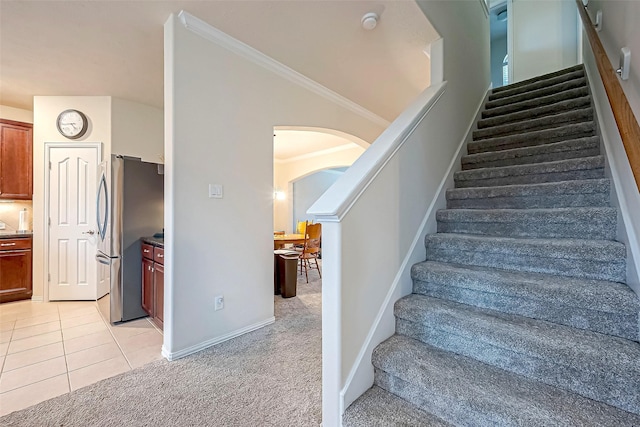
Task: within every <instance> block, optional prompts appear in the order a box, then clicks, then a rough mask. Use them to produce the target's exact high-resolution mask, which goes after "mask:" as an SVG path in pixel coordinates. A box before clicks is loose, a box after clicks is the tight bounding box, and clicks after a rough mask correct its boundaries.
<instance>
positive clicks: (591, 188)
mask: <svg viewBox="0 0 640 427" xmlns="http://www.w3.org/2000/svg"><path fill="white" fill-rule="evenodd" d="M609 191H610V187H609V180H606V179H602V180H591V181H585V182H579V181H574V182H571V181H569V182H561V183H551V184H541V185H535V186H513V185H509V186H506V187H500V188H471V189H449V190H447V193H446V198H447V208H448V209H454V208H469V209H536V208H562V207H586V206H609V203H610V202H609V200H610V199H609Z"/></svg>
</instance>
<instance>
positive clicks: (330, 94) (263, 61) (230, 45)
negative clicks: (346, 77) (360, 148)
mask: <svg viewBox="0 0 640 427" xmlns="http://www.w3.org/2000/svg"><path fill="white" fill-rule="evenodd" d="M178 19H179V20H180V22H181V23H182V25H183V26H184V27H185V28H186V29H187V30H189V31H191V32H193V33H195V34H198V35H199V36H201V37H203V38H205V39H207V40H209V41H212V42H214V43H216V44H218V45H220V46H222V47H224V48H225V49H228V50H230V51H231V52H233V53H235V54H237V55H240V56H241V57H243V58H245V59H247V60H249V61H251V62H253V63H255V64H257V65H260V66H261V67H263V68H265V69H267V70H269V71H271V72H272V73H275V74H277V75H279V76H280V77H282V78H285V79H287V80H289V81H290V82H292V83H295V84H297V85H299V86H302V87H304V88H305V89H307V90H309V91H311V92H313V93H315V94H317V95H320V96H322V97H323V98H325V99H327V100H329V101H331V102H333V103H335V104H337V105H340V106H341V107H343V108H346V109H347V110H349V111H351V112H353V113H355V114H357V115H359V116H361V117H363V118H365V119H367V120H369V121H371V122H373V123H375V124H377V125H380V126H382V127H384V128H387V127H388V126H389V125H390V124H391V123H390V122H389V121H387V120H385V119H383V118H382V117H380V116H378V115H377V114H375V113H373V112H371V111H369V110H367V109H366V108H364V107H362V106H360V105H359V104H356V103H355V102H353V101H351V100H349V99H347V98H345V97H344V96H342V95H340V94H338V93H336V92H334V91H332V90H331V89H329V88H327V87H325V86H322V85H321V84H320V83H318V82H316V81H314V80H311V79H310V78H309V77H307V76H305V75H303V74H300V73H299V72H297V71H295V70H293V69H292V68H289V67H287V66H286V65H284V64H282V63H281V62H278V61H276V60H275V59H273V58H271V57H269V56H267V55H265V54H264V53H262V52H260V51H259V50H257V49H254V48H252V47H251V46H249V45H247V44H245V43H243V42H241V41H240V40H237V39H235V38H233V37H231V36H230V35H228V34H227V33H224V32H222V31H220V30H218V29H217V28H215V27H213V26H211V25H210V24H207V23H206V22H204V21H203V20H201V19H199V18H196V17H195V16H193V15H191V14H190V13H188V12H185V11H184V10H182V11H180V13H179V14H178Z"/></svg>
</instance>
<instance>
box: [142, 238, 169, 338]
mask: <svg viewBox="0 0 640 427" xmlns="http://www.w3.org/2000/svg"><path fill="white" fill-rule="evenodd" d="M142 308H143V309H144V310H145V311H146V312H147V313H148V314H149V316H150V317H151V319H152V320H153V322H154V323H155V324H156V326H158V327H159V328H160V329H162V328H163V325H164V249H163V248H160V247H158V246H153V245H150V244H148V243H142Z"/></svg>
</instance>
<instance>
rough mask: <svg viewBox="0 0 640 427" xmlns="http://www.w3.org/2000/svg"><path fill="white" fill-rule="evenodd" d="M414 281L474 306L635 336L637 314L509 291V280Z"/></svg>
mask: <svg viewBox="0 0 640 427" xmlns="http://www.w3.org/2000/svg"><path fill="white" fill-rule="evenodd" d="M438 279H440V278H439V277H434V279H433V280H429V281H423V280H414V281H413V293H416V294H420V295H426V296H430V297H434V298H439V299H444V300H449V301H455V302H459V303H462V304H468V305H472V306H476V307H481V308H486V309H490V310H495V311H499V312H502V313H509V314H516V315H520V316H525V317H529V318H532V319H541V320H546V321H548V322H553V323H558V324H560V325H566V326H571V327H574V328H578V329H586V330H589V331H594V332H599V333H602V334H607V335H613V336H617V337H621V338H625V339H630V340H634V341H637V340H638V326H637V325H638V315H637V314H636V315H621V314H618V313H606V312H602V311H596V310H591V309H589V308H583V307H569V306H567V305H563V304H559V303H556V300H555V299H554V298H553V295H535V296H524V295H509V292H513V291H512V289H511V286H513V285H512V284H510V283H499V282H491V283H483V284H477V283H476V284H474V285H475V286H477V287H479V288H481V289H491V292H488V291H483V290H481V289H471V288H469V287H465V283H464V278H461V279H460V280H456V279H455V278H448V280H446V281H443V280H438Z"/></svg>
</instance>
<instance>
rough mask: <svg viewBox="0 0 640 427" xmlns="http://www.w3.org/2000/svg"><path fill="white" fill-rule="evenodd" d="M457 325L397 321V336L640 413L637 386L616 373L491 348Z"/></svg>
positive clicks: (537, 355) (639, 398) (507, 349)
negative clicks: (432, 325)
mask: <svg viewBox="0 0 640 427" xmlns="http://www.w3.org/2000/svg"><path fill="white" fill-rule="evenodd" d="M457 326H458V325H455V324H451V325H438V329H436V328H432V327H430V324H423V323H415V322H411V321H408V320H404V319H396V333H397V334H400V335H405V336H408V337H410V338H413V339H415V340H418V341H421V342H424V343H426V344H429V345H432V346H434V347H437V348H440V349H442V350H446V351H451V352H454V353H457V354H461V355H464V356H467V357H471V358H473V359H475V360H478V361H481V362H483V363H487V364H489V365H492V366H496V367H498V368H501V369H504V370H506V371H509V372H513V373H516V374H519V375H523V376H525V377H527V378H531V379H533V380H536V381H540V382H543V383H545V384H548V385H551V386H554V387H559V388H561V389H564V390H569V391H573V392H575V393H578V394H580V395H582V396H585V397H588V398H591V399H594V400H597V401H600V402H604V403H607V404H609V405H612V406H615V407H618V408H621V409H624V410H627V411H629V412H633V413H636V414H637V413H639V412H640V394H638V393H637V389H635V388H633V387H637V386H638V384H633V381H629V382H628V383H627V384H624V381H623V380H624V378H621V377H620V376H619V375H616V374H615V373H611V372H609V371H607V370H606V369H602V370H593V369H592V368H593V367H588V368H587V367H584V366H574V361H573V360H570V359H568V360H557V359H552V358H546V357H545V356H544V355H541V354H523V353H522V352H521V351H520V352H516V351H512V350H511V349H509V348H507V347H504V346H498V345H492V344H491V341H485V339H487V340H490V338H487V337H479V336H477V335H475V336H469V335H468V333H467V332H465V331H464V330H461V329H457ZM445 328H446V329H447V330H444V329H445ZM628 387H629V388H630V389H629V388H628Z"/></svg>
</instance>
